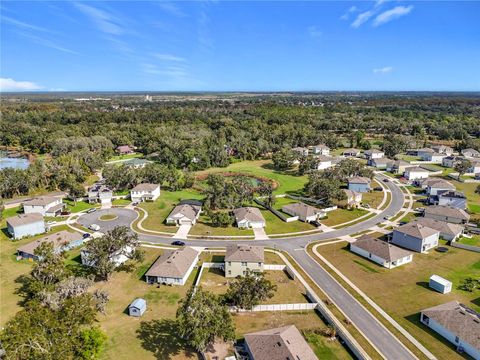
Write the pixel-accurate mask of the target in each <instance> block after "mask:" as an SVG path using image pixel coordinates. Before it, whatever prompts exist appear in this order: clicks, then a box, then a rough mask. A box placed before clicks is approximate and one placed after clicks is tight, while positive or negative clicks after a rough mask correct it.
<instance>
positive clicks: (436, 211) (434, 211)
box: [424, 205, 470, 221]
mask: <svg viewBox="0 0 480 360" xmlns="http://www.w3.org/2000/svg"><path fill="white" fill-rule="evenodd" d="M429 214H430V215H441V216H448V217H454V218H458V219H462V220H465V221H468V220H469V219H470V215H469V214H468V213H467V212H466V211H465V210H462V209H457V208H454V207H451V206H441V205H435V206H428V207H426V208H425V212H424V215H429Z"/></svg>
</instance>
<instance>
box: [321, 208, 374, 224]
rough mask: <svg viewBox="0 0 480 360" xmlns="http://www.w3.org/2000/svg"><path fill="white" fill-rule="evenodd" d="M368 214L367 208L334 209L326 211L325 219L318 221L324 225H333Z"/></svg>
mask: <svg viewBox="0 0 480 360" xmlns="http://www.w3.org/2000/svg"><path fill="white" fill-rule="evenodd" d="M365 214H368V211H367V210H364V209H352V210H348V209H340V208H338V209H336V210H333V211H330V212H328V213H327V217H326V218H325V219H322V220H320V222H321V223H322V224H324V225H326V226H335V225H340V224H343V223H345V222H348V221H353V220H356V219H358V218H359V217H360V216H363V215H365Z"/></svg>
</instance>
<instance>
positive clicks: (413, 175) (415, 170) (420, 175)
mask: <svg viewBox="0 0 480 360" xmlns="http://www.w3.org/2000/svg"><path fill="white" fill-rule="evenodd" d="M429 174H430V171H428V170H426V169H423V168H421V167H420V166H410V167H407V168H405V172H404V173H403V176H404V178H405V179H407V180H410V181H415V180H418V179H426V178H428V175H429Z"/></svg>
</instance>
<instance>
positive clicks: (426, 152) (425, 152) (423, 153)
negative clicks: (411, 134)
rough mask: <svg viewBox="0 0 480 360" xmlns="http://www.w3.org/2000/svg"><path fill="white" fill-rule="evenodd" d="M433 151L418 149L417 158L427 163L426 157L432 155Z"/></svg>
mask: <svg viewBox="0 0 480 360" xmlns="http://www.w3.org/2000/svg"><path fill="white" fill-rule="evenodd" d="M434 152H435V151H434V150H433V149H430V148H423V149H418V150H417V156H418V157H419V158H420V159H422V160H423V161H427V157H428V156H429V155H430V154H432V153H434Z"/></svg>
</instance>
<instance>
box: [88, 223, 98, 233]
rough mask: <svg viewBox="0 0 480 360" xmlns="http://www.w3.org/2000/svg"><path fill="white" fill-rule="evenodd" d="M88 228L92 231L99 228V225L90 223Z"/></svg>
mask: <svg viewBox="0 0 480 360" xmlns="http://www.w3.org/2000/svg"><path fill="white" fill-rule="evenodd" d="M88 228H89V229H90V230H93V231H98V230H100V226H98V225H97V224H91V225H90V226H89V227H88Z"/></svg>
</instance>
